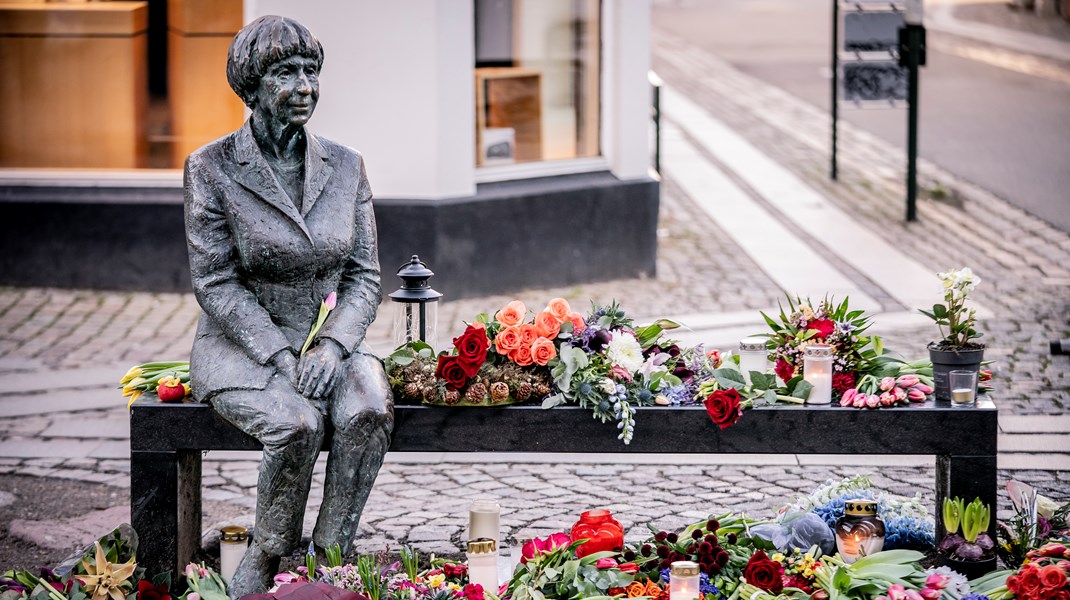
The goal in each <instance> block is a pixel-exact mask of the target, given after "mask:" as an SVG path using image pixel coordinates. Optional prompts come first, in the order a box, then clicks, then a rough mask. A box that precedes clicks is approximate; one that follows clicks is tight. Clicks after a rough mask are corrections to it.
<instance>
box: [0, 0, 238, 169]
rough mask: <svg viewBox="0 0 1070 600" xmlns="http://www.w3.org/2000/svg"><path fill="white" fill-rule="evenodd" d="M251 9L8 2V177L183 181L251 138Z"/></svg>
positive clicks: (4, 43) (195, 3)
mask: <svg viewBox="0 0 1070 600" xmlns="http://www.w3.org/2000/svg"><path fill="white" fill-rule="evenodd" d="M241 26H242V0H149V1H148V2H130V1H103V2H99V1H98V2H88V1H84V0H83V1H71V0H66V1H61V2H60V1H54V2H53V1H43V0H38V1H37V2H20V3H8V2H2V1H0V72H3V73H4V74H5V75H4V77H5V82H6V85H9V86H10V88H9V89H10V92H11V93H8V94H6V95H5V106H4V110H2V111H0V130H3V131H4V135H2V136H0V167H9V168H70V169H96V168H112V169H135V168H163V169H175V168H180V167H181V166H182V163H183V161H184V160H185V158H186V155H188V154H189V152H190V151H192V150H194V149H196V148H198V147H199V146H201V145H203V144H206V143H208V142H210V141H212V140H213V139H215V138H217V137H219V136H222V135H225V134H226V133H228V132H230V131H233V130H235V129H237V128H238V127H240V126H241V124H242V121H243V120H244V107H243V105H242V103H241V101H240V100H239V99H238V98H237V96H235V95H234V93H233V92H232V91H231V90H230V86H229V85H227V80H226V70H225V69H226V52H227V47H228V45H229V44H230V40H231V38H233V37H234V34H235V33H236V32H237V31H238V29H240V28H241Z"/></svg>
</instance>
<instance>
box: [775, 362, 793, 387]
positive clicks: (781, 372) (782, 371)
mask: <svg viewBox="0 0 1070 600" xmlns="http://www.w3.org/2000/svg"><path fill="white" fill-rule="evenodd" d="M773 370H774V371H776V375H777V377H779V378H781V379H782V380H784V381H785V382H788V381H791V378H792V377H794V376H795V367H793V366H792V365H791V363H789V362H788V361H786V360H784V359H783V358H778V359H777V360H776V367H774V368H773Z"/></svg>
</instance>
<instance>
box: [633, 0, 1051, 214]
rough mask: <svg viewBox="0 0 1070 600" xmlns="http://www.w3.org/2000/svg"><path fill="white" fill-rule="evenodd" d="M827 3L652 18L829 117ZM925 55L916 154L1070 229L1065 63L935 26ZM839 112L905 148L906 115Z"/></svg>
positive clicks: (675, 1)
mask: <svg viewBox="0 0 1070 600" xmlns="http://www.w3.org/2000/svg"><path fill="white" fill-rule="evenodd" d="M831 6H832V4H831V2H830V0H661V1H656V2H654V8H653V21H654V25H655V27H658V28H661V29H663V30H665V31H668V32H671V33H673V34H674V35H677V36H679V37H682V38H684V39H686V40H687V41H689V42H690V43H693V44H696V45H698V46H701V47H702V48H704V49H706V50H708V51H710V52H713V53H715V54H717V55H718V56H720V57H722V58H723V59H725V60H727V61H729V62H731V63H732V64H733V65H734V66H735V67H736V68H739V69H740V70H742V71H744V72H746V73H749V74H751V75H753V76H756V77H758V78H760V79H762V80H764V81H767V82H769V83H772V84H774V85H776V86H778V87H780V88H782V89H784V90H786V91H788V92H790V93H792V94H794V95H796V96H798V97H800V98H802V99H804V100H806V101H808V102H811V103H813V104H814V105H816V106H819V107H822V108H825V109H826V110H827V109H828V107H829V100H830V98H829V96H830V90H829V85H830V81H829V77H830V69H829V62H830V52H831V41H830V40H831V37H830V36H831V10H832V9H831ZM1068 27H1070V25H1068ZM928 59H929V61H928V65H927V66H926V67H924V69H923V71H922V74H921V83H920V94H921V98H920V109H919V111H920V116H919V151H920V154H921V156H923V157H924V158H927V159H929V160H932V161H933V162H935V163H937V164H938V165H940V166H942V167H944V168H945V169H947V170H949V171H951V172H952V173H954V174H956V175H958V176H960V177H962V178H965V179H967V180H969V181H971V182H973V183H976V184H978V185H980V186H982V187H984V188H986V189H988V190H990V191H992V192H994V193H995V194H997V195H999V196H1001V197H1003V198H1005V199H1007V200H1009V201H1011V202H1013V203H1014V204H1016V205H1018V206H1020V207H1021V208H1024V209H1025V210H1027V211H1029V212H1031V213H1033V214H1035V215H1037V216H1039V217H1041V218H1043V219H1045V220H1047V221H1048V222H1050V223H1052V224H1053V225H1055V226H1057V227H1059V228H1060V229H1062V230H1064V231H1070V64H1065V63H1059V62H1055V61H1052V60H1049V59H1040V58H1036V57H1032V56H1028V55H1023V54H1020V53H1016V52H1011V51H1008V50H1004V49H1001V48H997V47H995V46H990V45H987V44H981V43H977V42H973V41H969V40H966V39H963V38H958V37H955V36H951V35H947V34H942V33H939V32H935V31H932V30H930V31H929V53H928ZM841 115H842V116H843V118H845V119H846V120H848V121H849V122H851V123H853V124H855V125H858V126H860V127H863V128H864V129H866V130H868V131H870V132H871V133H873V134H875V135H877V136H879V137H881V138H883V139H884V140H886V141H888V142H890V143H892V144H895V145H896V146H898V147H899V148H905V147H906V111H905V110H904V109H888V110H851V109H848V110H841ZM840 151H841V152H844V151H848V149H844V148H841V149H840ZM903 160H904V161H905V160H906V158H905V154H904V158H903Z"/></svg>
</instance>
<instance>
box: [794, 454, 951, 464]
mask: <svg viewBox="0 0 1070 600" xmlns="http://www.w3.org/2000/svg"><path fill="white" fill-rule="evenodd" d="M796 458H797V459H798V461H799V465H801V466H819V465H827V466H845V467H861V466H866V467H928V466H932V465H933V464H935V460H936V459H935V458H933V457H932V456H926V455H923V454H896V455H889V454H862V455H855V454H799V455H797V456H796Z"/></svg>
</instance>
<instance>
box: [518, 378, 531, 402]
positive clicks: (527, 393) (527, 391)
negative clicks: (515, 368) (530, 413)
mask: <svg viewBox="0 0 1070 600" xmlns="http://www.w3.org/2000/svg"><path fill="white" fill-rule="evenodd" d="M530 398H531V384H530V383H528V382H526V381H525V382H524V383H521V384H520V385H518V386H516V399H517V400H519V401H521V402H524V401H526V400H528V399H530Z"/></svg>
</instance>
